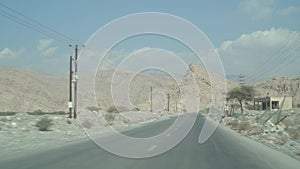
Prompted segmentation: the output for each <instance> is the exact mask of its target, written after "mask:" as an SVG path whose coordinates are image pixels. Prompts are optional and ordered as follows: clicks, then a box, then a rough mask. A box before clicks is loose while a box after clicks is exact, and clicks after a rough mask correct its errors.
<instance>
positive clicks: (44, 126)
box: [35, 117, 53, 131]
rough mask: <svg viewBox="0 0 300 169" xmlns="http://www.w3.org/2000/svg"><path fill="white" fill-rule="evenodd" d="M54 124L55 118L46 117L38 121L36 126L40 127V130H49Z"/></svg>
mask: <svg viewBox="0 0 300 169" xmlns="http://www.w3.org/2000/svg"><path fill="white" fill-rule="evenodd" d="M52 125H53V120H52V119H48V118H46V117H44V118H42V119H41V120H40V121H38V122H36V124H35V126H36V127H38V128H39V130H40V131H49V128H50V126H52Z"/></svg>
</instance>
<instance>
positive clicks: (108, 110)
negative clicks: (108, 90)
mask: <svg viewBox="0 0 300 169" xmlns="http://www.w3.org/2000/svg"><path fill="white" fill-rule="evenodd" d="M106 111H107V112H108V113H119V111H118V109H117V107H116V106H111V107H110V108H108V109H107V110H106Z"/></svg>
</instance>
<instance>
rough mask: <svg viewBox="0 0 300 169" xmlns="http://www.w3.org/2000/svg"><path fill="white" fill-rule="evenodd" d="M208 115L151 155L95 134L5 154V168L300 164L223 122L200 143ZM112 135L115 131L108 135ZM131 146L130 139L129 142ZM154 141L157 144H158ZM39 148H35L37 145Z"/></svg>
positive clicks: (266, 167)
mask: <svg viewBox="0 0 300 169" xmlns="http://www.w3.org/2000/svg"><path fill="white" fill-rule="evenodd" d="M173 121H174V119H169V120H165V121H161V122H156V123H151V124H149V125H146V126H143V127H139V128H136V129H133V130H129V131H126V132H124V134H126V135H129V136H133V137H147V136H153V135H156V134H158V133H160V132H162V131H164V130H165V129H166V128H168V127H169V126H170V125H171V124H172V123H173ZM204 121H205V118H204V117H203V116H202V115H198V117H197V120H196V123H195V125H194V126H193V128H192V129H191V131H190V133H189V134H188V135H187V137H186V138H185V139H184V140H183V141H182V142H180V144H178V145H177V146H176V147H174V148H173V149H171V150H169V151H167V152H165V153H163V154H161V155H158V156H154V157H150V158H143V159H132V158H124V157H120V156H116V155H113V154H111V153H109V152H107V151H105V150H102V149H101V148H99V146H97V145H96V144H95V143H93V142H92V141H91V140H89V139H86V140H81V141H78V142H75V143H72V144H68V145H64V146H60V147H56V148H52V149H49V150H46V151H41V152H33V153H26V154H22V155H20V156H19V157H16V158H14V159H9V160H2V161H1V159H0V168H1V169H299V166H300V162H299V161H297V160H295V159H293V158H291V157H289V156H287V155H285V154H282V153H280V152H278V151H274V150H272V149H270V148H268V147H266V146H264V145H262V144H260V143H256V142H254V141H252V140H250V139H248V138H245V137H242V136H239V135H238V134H236V133H234V132H233V131H232V130H230V129H227V128H225V127H222V126H219V127H218V128H217V130H216V131H215V133H214V134H213V135H212V137H211V138H210V139H209V140H207V141H206V142H205V143H203V144H200V143H199V142H198V140H199V133H200V131H201V128H202V126H203V123H204ZM106 137H111V136H106ZM124 146H126V145H124ZM153 146H155V145H153ZM33 151H34V150H33Z"/></svg>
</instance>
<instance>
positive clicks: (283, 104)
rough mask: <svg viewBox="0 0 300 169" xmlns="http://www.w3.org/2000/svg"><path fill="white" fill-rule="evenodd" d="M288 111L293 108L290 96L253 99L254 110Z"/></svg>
mask: <svg viewBox="0 0 300 169" xmlns="http://www.w3.org/2000/svg"><path fill="white" fill-rule="evenodd" d="M280 108H281V109H282V110H290V109H292V108H293V98H292V97H291V96H267V97H262V98H255V99H254V110H278V109H280Z"/></svg>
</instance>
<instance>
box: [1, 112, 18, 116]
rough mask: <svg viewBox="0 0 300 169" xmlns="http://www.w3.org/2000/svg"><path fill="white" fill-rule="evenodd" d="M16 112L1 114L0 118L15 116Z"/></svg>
mask: <svg viewBox="0 0 300 169" xmlns="http://www.w3.org/2000/svg"><path fill="white" fill-rule="evenodd" d="M14 115H16V112H0V116H14Z"/></svg>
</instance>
